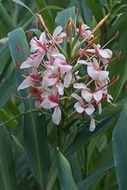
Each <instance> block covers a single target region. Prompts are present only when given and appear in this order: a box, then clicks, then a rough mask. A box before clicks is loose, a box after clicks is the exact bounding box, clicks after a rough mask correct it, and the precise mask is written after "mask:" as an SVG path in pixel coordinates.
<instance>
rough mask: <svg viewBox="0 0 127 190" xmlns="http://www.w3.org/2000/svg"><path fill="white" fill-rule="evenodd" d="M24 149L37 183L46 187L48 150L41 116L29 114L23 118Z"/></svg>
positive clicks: (43, 120)
mask: <svg viewBox="0 0 127 190" xmlns="http://www.w3.org/2000/svg"><path fill="white" fill-rule="evenodd" d="M23 132H24V147H25V150H26V152H27V156H28V158H29V161H30V163H31V166H32V168H33V171H34V175H35V176H36V178H37V180H38V182H39V183H40V186H41V188H42V189H44V188H45V187H46V181H47V174H48V165H49V150H48V143H47V126H46V120H45V117H44V116H43V115H39V114H37V113H31V114H30V115H25V117H24V131H23Z"/></svg>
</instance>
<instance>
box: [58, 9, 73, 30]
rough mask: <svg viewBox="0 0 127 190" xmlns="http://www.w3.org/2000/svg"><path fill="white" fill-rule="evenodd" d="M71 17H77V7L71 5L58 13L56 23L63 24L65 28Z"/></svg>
mask: <svg viewBox="0 0 127 190" xmlns="http://www.w3.org/2000/svg"><path fill="white" fill-rule="evenodd" d="M70 17H71V18H72V19H73V20H74V18H75V8H74V7H71V8H68V9H65V10H63V11H60V12H58V13H57V16H56V19H55V24H56V25H57V26H59V25H60V26H62V27H63V28H64V29H65V27H66V24H67V23H68V21H69V19H70Z"/></svg>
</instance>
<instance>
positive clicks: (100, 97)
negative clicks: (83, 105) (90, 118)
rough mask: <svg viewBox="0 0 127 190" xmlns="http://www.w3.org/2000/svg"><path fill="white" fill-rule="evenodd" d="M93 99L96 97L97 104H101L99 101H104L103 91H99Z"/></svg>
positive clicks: (94, 94)
mask: <svg viewBox="0 0 127 190" xmlns="http://www.w3.org/2000/svg"><path fill="white" fill-rule="evenodd" d="M93 97H94V99H95V100H96V101H97V102H99V101H100V100H101V99H102V91H101V90H99V91H97V92H95V93H93Z"/></svg>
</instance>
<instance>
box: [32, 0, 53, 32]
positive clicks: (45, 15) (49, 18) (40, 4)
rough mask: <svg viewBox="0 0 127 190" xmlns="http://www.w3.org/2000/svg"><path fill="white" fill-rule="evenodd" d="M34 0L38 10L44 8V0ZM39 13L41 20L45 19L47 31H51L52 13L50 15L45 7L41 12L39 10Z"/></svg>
mask: <svg viewBox="0 0 127 190" xmlns="http://www.w3.org/2000/svg"><path fill="white" fill-rule="evenodd" d="M35 1H36V3H37V6H38V7H39V9H40V10H41V9H43V8H45V7H46V5H47V4H46V3H45V1H44V0H35ZM41 15H42V17H43V20H44V21H45V24H46V26H47V28H48V29H49V31H50V32H53V29H54V21H53V18H52V15H50V13H49V11H48V10H47V9H45V10H44V11H43V12H41Z"/></svg>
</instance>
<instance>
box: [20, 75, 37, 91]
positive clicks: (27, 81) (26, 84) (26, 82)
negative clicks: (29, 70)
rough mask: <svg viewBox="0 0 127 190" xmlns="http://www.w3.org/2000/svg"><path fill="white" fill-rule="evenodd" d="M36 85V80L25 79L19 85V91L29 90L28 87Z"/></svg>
mask: <svg viewBox="0 0 127 190" xmlns="http://www.w3.org/2000/svg"><path fill="white" fill-rule="evenodd" d="M35 83H36V82H35V81H34V80H32V79H29V78H27V79H25V80H24V81H23V82H22V83H21V84H20V85H19V87H18V89H17V90H21V89H24V88H27V87H29V86H32V85H33V84H35Z"/></svg>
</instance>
